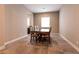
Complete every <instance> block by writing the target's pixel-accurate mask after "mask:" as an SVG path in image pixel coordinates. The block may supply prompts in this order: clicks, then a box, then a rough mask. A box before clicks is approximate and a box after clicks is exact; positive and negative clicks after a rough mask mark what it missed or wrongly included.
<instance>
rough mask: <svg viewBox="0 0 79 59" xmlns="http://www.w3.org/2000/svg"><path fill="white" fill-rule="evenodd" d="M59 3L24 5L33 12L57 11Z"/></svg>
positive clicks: (59, 6)
mask: <svg viewBox="0 0 79 59" xmlns="http://www.w3.org/2000/svg"><path fill="white" fill-rule="evenodd" d="M61 6H62V5H61V4H25V7H26V8H27V9H29V10H30V11H32V12H33V13H41V12H54V11H59V9H60V8H61Z"/></svg>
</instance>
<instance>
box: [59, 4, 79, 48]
mask: <svg viewBox="0 0 79 59" xmlns="http://www.w3.org/2000/svg"><path fill="white" fill-rule="evenodd" d="M59 22H60V33H61V34H62V35H64V36H65V37H66V38H68V40H69V41H71V42H72V43H73V44H75V45H76V46H78V47H79V5H64V6H63V7H62V8H61V10H60V21H59Z"/></svg>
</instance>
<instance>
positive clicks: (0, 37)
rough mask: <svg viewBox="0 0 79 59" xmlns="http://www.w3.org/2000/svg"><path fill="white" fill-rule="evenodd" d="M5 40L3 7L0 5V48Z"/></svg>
mask: <svg viewBox="0 0 79 59" xmlns="http://www.w3.org/2000/svg"><path fill="white" fill-rule="evenodd" d="M4 40H5V7H4V5H0V46H2V45H3V44H4Z"/></svg>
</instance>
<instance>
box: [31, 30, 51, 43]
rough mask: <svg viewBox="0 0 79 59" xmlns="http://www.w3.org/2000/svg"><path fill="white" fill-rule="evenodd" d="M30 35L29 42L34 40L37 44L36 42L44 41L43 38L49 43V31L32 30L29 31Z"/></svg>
mask: <svg viewBox="0 0 79 59" xmlns="http://www.w3.org/2000/svg"><path fill="white" fill-rule="evenodd" d="M30 33H31V40H35V41H36V42H37V41H38V40H39V41H40V40H43V41H44V40H45V38H47V40H48V41H50V29H40V30H33V31H30ZM46 36H47V37H46Z"/></svg>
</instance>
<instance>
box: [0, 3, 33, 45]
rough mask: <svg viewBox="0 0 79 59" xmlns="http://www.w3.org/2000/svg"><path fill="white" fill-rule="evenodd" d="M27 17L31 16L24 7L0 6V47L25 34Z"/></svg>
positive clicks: (31, 17)
mask: <svg viewBox="0 0 79 59" xmlns="http://www.w3.org/2000/svg"><path fill="white" fill-rule="evenodd" d="M27 17H30V19H31V25H32V26H33V14H32V12H30V11H29V10H27V9H26V8H25V7H24V5H16V4H15V5H12V4H11V5H0V45H2V44H4V42H7V41H10V40H13V39H15V38H18V37H21V36H25V35H26V34H27Z"/></svg>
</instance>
